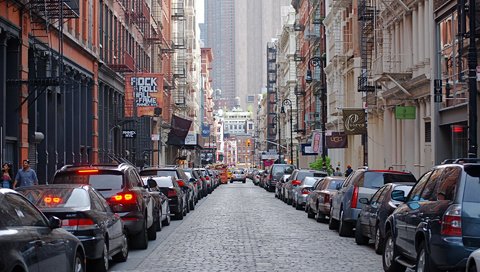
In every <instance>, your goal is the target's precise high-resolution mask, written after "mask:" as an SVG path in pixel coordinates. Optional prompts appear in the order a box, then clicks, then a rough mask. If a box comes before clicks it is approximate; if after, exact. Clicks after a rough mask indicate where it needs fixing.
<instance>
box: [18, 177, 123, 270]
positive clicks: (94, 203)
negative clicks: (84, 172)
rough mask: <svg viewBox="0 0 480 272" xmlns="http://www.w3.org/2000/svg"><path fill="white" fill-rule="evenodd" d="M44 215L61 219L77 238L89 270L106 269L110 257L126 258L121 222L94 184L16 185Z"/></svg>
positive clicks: (116, 258) (65, 227)
mask: <svg viewBox="0 0 480 272" xmlns="http://www.w3.org/2000/svg"><path fill="white" fill-rule="evenodd" d="M17 191H18V192H20V193H22V194H23V195H24V196H25V197H26V198H27V199H28V200H30V201H31V202H32V203H33V204H34V205H35V206H37V207H38V208H39V209H40V211H42V212H43V213H44V214H45V215H46V216H56V217H58V218H60V219H61V220H62V228H63V229H65V230H67V231H69V232H70V233H72V234H73V235H75V236H76V237H78V239H80V241H82V244H83V247H84V248H85V253H86V257H87V261H88V268H89V270H90V269H92V270H93V271H102V272H106V271H107V270H108V268H109V263H108V262H109V259H110V258H112V259H113V260H115V261H119V262H125V261H126V260H127V258H128V242H127V236H126V235H125V230H124V227H123V222H122V220H121V219H120V217H119V216H118V214H115V213H113V212H112V210H111V209H110V206H109V205H108V203H107V201H106V200H105V199H104V198H103V197H102V195H100V194H99V193H98V192H97V191H96V190H95V189H93V187H91V186H89V185H78V184H52V185H37V186H28V187H20V188H18V189H17Z"/></svg>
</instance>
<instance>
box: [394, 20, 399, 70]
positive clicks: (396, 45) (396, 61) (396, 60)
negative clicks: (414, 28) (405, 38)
mask: <svg viewBox="0 0 480 272" xmlns="http://www.w3.org/2000/svg"><path fill="white" fill-rule="evenodd" d="M399 28H400V27H399V24H398V23H397V22H396V23H395V25H394V32H393V33H394V34H393V36H394V37H395V38H394V40H393V41H394V48H395V51H394V55H393V61H394V66H393V67H394V72H395V73H397V72H399V70H400V69H399V67H400V65H399V64H400V63H399V62H400V57H399V56H400V48H399V47H400V29H399Z"/></svg>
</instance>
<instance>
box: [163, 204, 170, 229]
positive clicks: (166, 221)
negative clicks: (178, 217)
mask: <svg viewBox="0 0 480 272" xmlns="http://www.w3.org/2000/svg"><path fill="white" fill-rule="evenodd" d="M167 209H168V211H167V216H166V218H165V219H163V221H162V225H164V226H168V225H170V221H171V220H172V217H171V215H170V208H169V207H167Z"/></svg>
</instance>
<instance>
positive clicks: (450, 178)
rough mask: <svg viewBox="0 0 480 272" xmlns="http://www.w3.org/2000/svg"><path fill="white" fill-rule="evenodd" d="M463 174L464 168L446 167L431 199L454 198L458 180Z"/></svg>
mask: <svg viewBox="0 0 480 272" xmlns="http://www.w3.org/2000/svg"><path fill="white" fill-rule="evenodd" d="M461 175H462V169H461V168H460V167H453V166H452V167H446V168H445V169H444V170H443V173H442V176H441V177H440V179H439V180H438V181H437V184H436V186H435V190H434V191H433V194H432V195H431V196H430V200H432V201H435V200H453V198H454V197H455V190H456V187H457V182H458V181H459V180H460V176H461Z"/></svg>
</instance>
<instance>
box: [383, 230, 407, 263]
mask: <svg viewBox="0 0 480 272" xmlns="http://www.w3.org/2000/svg"><path fill="white" fill-rule="evenodd" d="M397 256H398V253H397V251H396V249H395V243H394V241H393V236H392V232H391V231H390V230H389V231H387V232H386V233H385V250H384V252H383V254H382V264H383V270H384V271H385V272H404V271H405V270H406V268H405V267H404V266H402V265H401V264H399V263H397V262H396V261H395V259H396V258H397Z"/></svg>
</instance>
